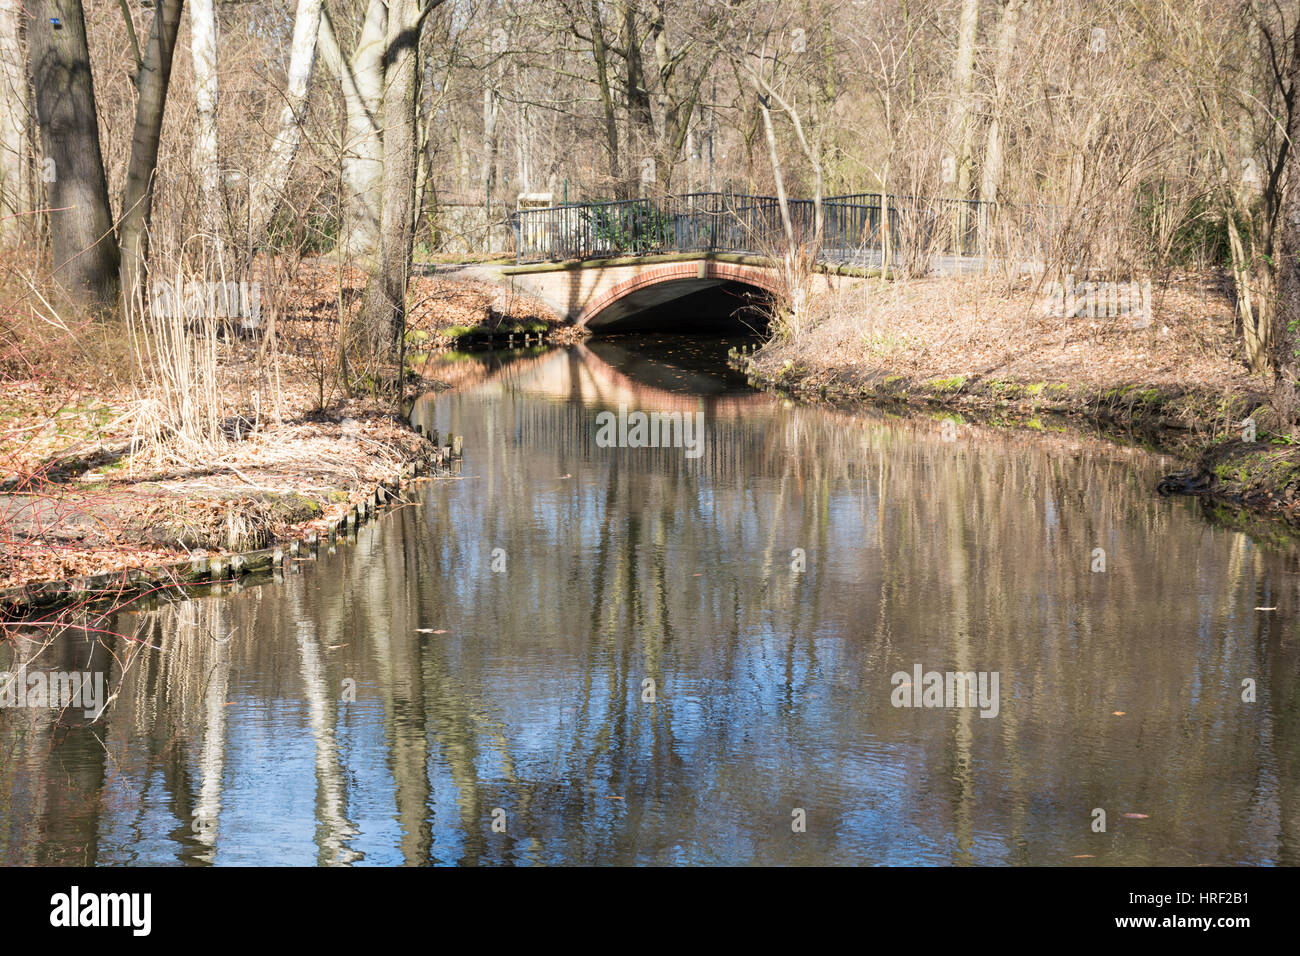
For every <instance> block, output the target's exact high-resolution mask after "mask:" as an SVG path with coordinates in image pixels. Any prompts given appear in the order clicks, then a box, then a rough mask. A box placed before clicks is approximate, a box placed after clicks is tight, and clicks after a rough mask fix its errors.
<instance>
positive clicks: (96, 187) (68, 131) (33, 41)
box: [26, 0, 118, 307]
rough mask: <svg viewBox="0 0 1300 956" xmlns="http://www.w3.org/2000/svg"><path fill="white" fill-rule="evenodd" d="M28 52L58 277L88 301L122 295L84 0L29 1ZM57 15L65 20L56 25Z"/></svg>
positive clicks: (101, 303) (103, 303) (105, 303)
mask: <svg viewBox="0 0 1300 956" xmlns="http://www.w3.org/2000/svg"><path fill="white" fill-rule="evenodd" d="M26 8H27V9H28V10H29V11H30V12H31V14H32V17H31V19H30V20H29V21H28V34H27V39H28V56H29V60H28V63H29V70H30V72H31V81H32V87H33V89H34V90H35V92H36V116H37V121H38V122H39V124H40V128H41V149H42V152H43V153H44V158H45V160H46V162H47V164H51V165H50V172H51V173H52V177H53V178H52V179H51V180H50V181H49V182H48V183H47V184H46V200H47V203H48V205H49V207H50V211H49V223H50V244H51V246H52V248H53V253H54V279H55V280H56V281H58V282H59V283H61V284H62V285H63V286H64V288H66V289H67V290H68V293H69V294H70V295H71V296H72V297H73V299H74V300H75V301H77V302H79V303H81V304H82V305H86V306H92V307H112V306H113V305H114V304H115V303H116V299H117V281H118V277H117V266H118V250H117V236H116V235H115V233H114V231H113V216H112V213H111V212H110V210H109V205H108V182H107V180H106V179H105V177H104V158H103V154H102V153H101V152H100V148H99V125H98V120H97V116H98V114H97V113H96V112H95V89H94V84H93V82H92V80H91V75H90V51H89V50H88V48H87V46H86V22H85V18H84V17H83V16H82V12H81V0H26ZM52 19H57V20H59V21H60V28H59V29H58V30H55V29H54V26H53V24H52V23H51V22H50V21H51V20H52Z"/></svg>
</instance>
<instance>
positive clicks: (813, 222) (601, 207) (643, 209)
mask: <svg viewBox="0 0 1300 956" xmlns="http://www.w3.org/2000/svg"><path fill="white" fill-rule="evenodd" d="M786 208H787V209H788V211H789V216H790V227H791V228H790V233H791V234H792V235H793V240H794V244H795V245H796V247H803V248H805V249H809V250H815V251H816V253H817V255H818V258H819V259H821V260H823V261H828V262H842V263H861V264H864V265H869V266H871V265H875V266H879V265H881V264H883V263H884V262H885V261H889V262H893V263H899V262H903V261H906V260H907V259H908V258H909V257H912V258H913V259H914V260H915V261H923V260H928V259H929V258H931V257H933V256H949V257H980V256H985V257H993V256H1000V257H1008V258H1016V259H1024V260H1032V261H1042V260H1044V259H1045V258H1046V255H1047V250H1048V247H1049V244H1050V241H1051V237H1052V225H1053V221H1054V219H1055V216H1054V215H1053V213H1054V209H1053V207H1049V206H1012V205H1009V204H999V203H987V202H980V201H978V200H965V199H934V198H925V197H916V196H895V195H884V194H881V193H856V194H851V195H844V196H828V197H826V198H825V199H823V200H822V209H821V214H822V222H821V229H820V232H819V231H818V229H817V210H816V203H815V202H814V201H813V200H811V199H790V200H788V201H787V205H786ZM511 228H512V229H513V230H514V236H515V249H516V254H517V257H518V261H519V262H520V263H535V262H559V261H564V260H567V259H595V258H610V257H619V256H643V255H652V254H672V253H685V252H730V253H751V254H760V255H763V254H773V253H780V252H783V251H784V250H785V249H786V248H787V247H788V246H789V244H790V237H789V236H788V235H787V232H786V228H785V223H784V221H783V218H782V215H781V203H780V200H778V199H777V197H775V196H753V195H747V194H739V193H721V192H706V193H688V194H685V195H681V196H666V197H659V198H646V199H624V200H613V201H608V202H588V203H571V204H566V205H562V206H551V207H547V208H544V209H521V210H519V211H517V212H515V213H514V214H512V216H511Z"/></svg>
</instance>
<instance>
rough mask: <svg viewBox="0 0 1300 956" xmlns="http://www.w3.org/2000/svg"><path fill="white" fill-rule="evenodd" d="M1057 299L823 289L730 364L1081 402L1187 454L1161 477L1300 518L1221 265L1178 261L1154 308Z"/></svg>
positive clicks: (971, 394)
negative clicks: (796, 320)
mask: <svg viewBox="0 0 1300 956" xmlns="http://www.w3.org/2000/svg"><path fill="white" fill-rule="evenodd" d="M1063 311H1064V310H1063V309H1054V308H1053V307H1052V302H1051V300H1050V299H1049V298H1048V297H1047V296H1045V295H1044V287H1043V286H1042V285H1041V284H1040V283H1038V282H1037V281H1036V280H1031V279H1029V278H1025V277H1019V278H1014V279H1006V278H1002V277H998V278H992V277H963V278H961V279H954V278H946V277H945V278H927V279H918V280H912V281H896V280H895V281H890V282H888V283H884V282H881V281H880V280H878V279H877V280H869V281H867V282H865V283H863V284H860V285H857V286H855V287H852V288H841V289H839V290H836V291H834V292H831V293H828V294H825V295H823V296H821V297H820V298H818V299H815V300H813V301H812V302H811V303H810V308H809V317H808V319H807V320H806V321H805V328H803V329H801V330H799V331H798V332H797V333H795V334H791V335H789V336H787V337H786V338H784V339H776V340H773V341H771V342H769V343H768V344H767V345H766V346H764V347H763V348H761V349H759V350H758V351H756V352H753V353H749V354H744V355H740V356H738V357H737V359H736V364H737V365H738V366H739V367H741V368H743V369H744V370H745V371H747V372H748V373H749V374H750V375H751V377H752V378H753V379H754V380H755V381H756V382H757V383H759V384H762V385H765V386H768V387H773V388H776V389H778V390H783V391H789V392H792V393H797V394H799V395H801V396H803V397H805V398H811V399H815V400H827V401H833V402H870V403H876V404H879V403H882V402H884V403H896V402H901V403H905V404H911V405H919V406H922V407H925V408H929V409H932V410H935V411H936V413H941V414H944V415H951V416H952V417H954V419H956V420H957V421H961V420H963V419H964V418H970V417H976V418H981V419H983V420H986V421H989V420H991V421H995V422H996V421H1005V422H1007V423H1018V424H1021V425H1027V426H1028V427H1030V428H1042V427H1043V425H1042V418H1043V417H1046V416H1048V415H1050V414H1063V415H1068V416H1073V417H1082V418H1085V419H1087V420H1089V421H1094V422H1098V423H1101V424H1102V425H1103V426H1105V427H1107V428H1108V429H1110V430H1111V431H1113V432H1119V433H1122V434H1123V436H1124V437H1127V438H1131V439H1136V440H1138V441H1139V442H1141V443H1142V444H1146V445H1149V446H1151V447H1153V448H1158V449H1159V450H1161V451H1166V452H1172V453H1174V454H1176V455H1178V456H1179V457H1180V458H1182V459H1183V460H1184V461H1185V462H1187V464H1188V466H1189V467H1188V469H1187V471H1186V472H1184V473H1182V474H1180V475H1178V476H1175V477H1174V478H1173V479H1172V480H1171V481H1169V482H1167V483H1166V484H1165V485H1164V486H1163V488H1162V490H1163V491H1165V492H1168V493H1189V494H1198V495H1205V496H1207V497H1211V498H1217V499H1220V500H1222V501H1225V502H1231V503H1236V504H1242V505H1245V506H1247V507H1248V508H1250V509H1253V510H1255V511H1262V512H1267V513H1271V514H1276V515H1280V516H1282V517H1284V518H1286V519H1288V520H1289V521H1290V522H1292V523H1293V524H1300V446H1297V445H1294V444H1292V440H1291V439H1290V438H1289V437H1288V436H1289V433H1290V429H1289V428H1287V427H1284V426H1282V425H1281V424H1280V423H1278V422H1277V420H1276V416H1275V415H1274V414H1273V412H1272V410H1271V408H1270V407H1269V405H1268V395H1269V391H1270V389H1271V385H1272V383H1271V380H1270V379H1269V378H1268V377H1265V376H1260V375H1255V374H1252V373H1251V372H1250V371H1249V370H1248V368H1247V365H1246V361H1245V356H1244V355H1243V354H1242V347H1241V343H1240V339H1241V337H1240V334H1239V332H1238V330H1237V329H1236V327H1235V318H1234V314H1233V306H1232V300H1231V297H1230V293H1229V291H1228V288H1227V286H1226V285H1225V282H1224V279H1223V278H1222V277H1221V276H1219V275H1217V274H1188V275H1181V276H1176V277H1173V278H1171V279H1170V280H1169V281H1168V282H1166V283H1165V284H1164V285H1163V286H1162V287H1159V288H1153V289H1152V291H1151V296H1150V309H1149V312H1147V311H1145V310H1139V312H1138V313H1137V314H1125V315H1110V316H1087V315H1082V316H1077V317H1066V316H1064V315H1057V314H1054V312H1063ZM1097 311H1103V312H1104V311H1110V310H1109V309H1106V308H1104V307H1101V308H1098V310H1097ZM1247 420H1249V425H1253V429H1254V435H1253V439H1254V440H1250V439H1251V437H1252V436H1251V431H1250V427H1249V425H1248V422H1247Z"/></svg>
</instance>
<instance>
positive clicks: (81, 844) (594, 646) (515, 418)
mask: <svg viewBox="0 0 1300 956" xmlns="http://www.w3.org/2000/svg"><path fill="white" fill-rule="evenodd" d="M739 341H740V340H739V339H726V338H707V339H689V340H688V339H674V338H667V337H664V338H660V337H656V336H654V335H635V336H631V335H629V336H615V337H611V338H607V339H603V340H591V341H590V342H588V344H587V345H585V346H573V347H570V348H564V349H554V350H550V351H545V352H541V353H540V354H527V355H519V356H517V357H513V358H506V357H503V356H502V355H501V354H500V353H490V354H485V355H479V356H475V355H468V354H467V355H456V356H450V357H448V358H446V359H445V360H444V362H445V365H446V367H447V371H448V373H449V376H450V377H452V378H454V379H455V380H456V381H458V382H460V384H459V385H457V386H456V387H455V388H453V389H452V390H449V391H444V392H439V393H435V394H431V395H429V396H427V397H425V398H424V399H422V400H421V401H420V402H419V404H418V405H417V407H416V409H415V411H414V413H413V414H414V417H415V418H416V420H417V421H420V422H422V423H423V424H424V425H425V426H426V428H437V429H439V430H440V431H442V432H443V433H445V432H446V431H448V430H452V431H455V432H456V433H458V434H463V435H464V436H465V458H464V463H463V466H462V469H461V473H460V475H459V476H458V477H456V478H454V479H447V480H437V481H431V482H427V483H423V484H418V485H416V486H413V488H412V489H411V492H410V494H409V498H410V501H409V503H407V504H406V505H404V506H402V507H399V508H396V509H392V510H389V511H386V512H384V513H383V514H382V516H381V517H380V518H379V520H377V521H375V522H372V523H370V524H367V525H365V526H363V527H362V528H361V530H360V531H359V533H358V535H357V537H356V540H355V541H353V542H340V543H339V544H338V545H337V546H335V547H333V548H329V549H324V548H323V549H322V552H321V554H320V556H319V558H318V559H317V560H314V561H302V562H297V563H295V564H294V565H293V566H291V567H290V568H289V569H288V570H287V571H286V572H285V573H284V574H281V575H277V577H275V578H274V579H273V578H266V579H264V580H260V581H246V582H242V583H239V584H232V585H226V586H223V587H219V588H214V589H212V590H211V591H209V592H206V593H205V594H203V595H202V596H198V597H196V598H195V599H193V600H189V601H182V602H157V603H154V604H150V605H140V606H137V607H134V608H132V609H131V610H129V611H124V612H121V613H118V614H116V615H114V616H113V617H111V618H109V619H107V620H104V621H102V622H96V630H95V632H93V633H92V632H86V631H69V632H64V633H62V634H59V635H54V636H51V635H49V634H47V633H43V632H40V631H37V630H33V631H30V632H28V633H26V635H25V637H24V639H22V640H19V641H17V642H16V643H14V644H12V645H10V646H6V647H0V668H2V669H4V670H7V671H11V672H13V671H18V670H19V669H20V668H24V669H25V670H26V671H27V672H37V671H41V672H47V673H51V674H53V673H56V672H69V671H78V672H96V673H103V674H104V675H105V680H104V685H105V697H106V698H110V697H111V699H109V700H108V702H107V706H106V707H105V709H104V711H103V713H102V715H101V716H99V717H98V719H91V718H90V717H88V716H87V715H85V714H83V713H82V712H80V711H65V712H63V713H58V712H55V711H52V710H49V709H32V708H24V707H20V706H6V707H4V708H2V709H0V861H3V862H4V863H6V864H53V863H64V864H77V865H85V864H100V865H103V864H126V863H136V864H140V863H144V864H178V863H179V864H191V865H210V864H349V863H352V864H401V863H406V864H532V863H548V864H562V863H655V864H680V863H703V864H736V863H741V864H749V863H781V864H819V863H831V864H883V863H889V864H1077V865H1097V864H1103V865H1104V864H1188V865H1194V864H1234V863H1263V864H1268V863H1289V864H1297V863H1300V699H1298V694H1300V690H1298V689H1300V679H1298V678H1300V640H1298V635H1297V628H1296V626H1295V623H1294V622H1296V621H1300V615H1297V613H1296V611H1297V607H1296V597H1297V588H1296V584H1297V580H1300V579H1298V578H1297V574H1298V573H1300V563H1297V556H1296V553H1295V551H1294V550H1292V549H1291V548H1289V547H1287V546H1268V547H1265V546H1263V545H1260V544H1258V543H1256V542H1255V541H1254V540H1252V539H1251V538H1249V537H1247V536H1246V535H1245V534H1243V533H1241V532H1239V531H1235V530H1232V529H1230V528H1228V527H1225V526H1223V525H1221V524H1218V523H1215V522H1212V521H1210V520H1208V519H1207V517H1206V516H1205V514H1204V513H1203V511H1202V508H1201V505H1200V504H1199V503H1198V502H1196V501H1193V500H1189V499H1162V498H1159V497H1158V496H1156V495H1155V494H1154V488H1155V485H1156V483H1157V481H1158V479H1159V477H1160V476H1161V475H1162V474H1164V473H1165V472H1167V471H1169V470H1172V462H1171V461H1170V460H1168V459H1162V458H1161V457H1159V456H1157V455H1154V454H1151V453H1149V452H1146V451H1142V450H1140V449H1134V448H1128V447H1123V446H1120V445H1117V444H1111V443H1109V442H1106V441H1103V440H1101V439H1099V438H1097V437H1095V436H1092V435H1088V434H1083V433H1079V432H1074V431H1068V430H1058V429H1057V428H1056V427H1055V426H1053V425H1051V424H1050V423H1047V424H1045V425H1044V426H1043V427H1042V428H1041V429H1040V430H1033V429H997V428H991V427H982V426H975V425H968V424H964V423H958V424H955V425H954V424H953V423H951V422H950V423H946V424H945V423H944V422H942V421H940V420H939V419H938V418H937V417H933V416H928V415H910V416H909V415H902V414H899V413H891V412H887V411H884V410H880V411H866V410H860V411H857V412H850V411H843V410H836V409H830V408H823V407H808V406H804V405H800V404H796V403H792V402H789V401H786V400H783V399H781V398H779V397H773V396H771V395H768V394H765V393H760V392H758V391H755V390H753V389H751V388H749V386H748V385H747V384H746V382H745V381H744V379H743V377H739V376H737V374H736V373H734V372H732V371H730V370H729V369H728V368H727V367H726V365H725V356H726V351H727V349H728V348H729V347H731V346H733V345H736V344H739ZM636 411H646V412H650V411H655V412H659V413H661V414H662V415H665V416H670V415H678V416H680V418H679V419H678V420H680V421H690V422H696V421H698V422H701V423H702V429H701V431H700V432H699V433H698V434H697V435H695V436H694V437H695V439H696V443H695V444H694V445H693V446H691V447H686V445H685V443H677V444H674V443H673V442H667V443H666V444H667V446H668V447H627V446H629V445H631V444H633V443H634V440H633V439H631V438H630V437H627V438H625V440H624V441H623V442H622V443H621V447H620V443H618V442H615V444H614V446H613V447H610V445H609V442H607V441H602V440H601V437H600V436H601V431H600V429H601V420H600V418H599V417H600V416H601V415H602V414H607V413H611V412H612V413H614V414H615V415H618V414H620V413H627V414H631V413H633V412H636ZM628 434H629V435H630V434H631V433H630V432H629V433H628ZM1261 608H1273V609H1275V610H1260V609H1261ZM932 673H933V674H936V675H938V676H939V677H941V678H945V679H946V678H947V675H949V674H955V675H972V677H977V680H976V681H974V682H973V683H972V685H971V686H978V687H979V689H980V691H981V692H985V693H984V695H983V696H981V695H980V694H977V695H976V696H977V698H979V699H977V700H976V701H975V702H974V704H972V702H971V701H969V700H967V701H964V702H963V700H962V699H961V696H960V695H958V697H957V698H956V699H952V697H953V695H952V694H945V693H942V692H938V693H935V694H934V695H931V694H930V693H929V691H930V690H931V689H932V683H931V678H930V676H929V675H931V674H932ZM918 679H919V681H918ZM918 683H919V685H920V686H918ZM951 684H952V681H951V680H950V679H948V685H949V686H950V685H951ZM958 687H959V689H960V679H959V680H958ZM1099 811H1100V813H1101V816H1099V815H1098V812H1099Z"/></svg>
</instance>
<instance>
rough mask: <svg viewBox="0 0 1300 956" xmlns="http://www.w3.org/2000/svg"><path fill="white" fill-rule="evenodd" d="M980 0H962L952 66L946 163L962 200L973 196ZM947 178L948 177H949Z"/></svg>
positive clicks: (958, 195)
mask: <svg viewBox="0 0 1300 956" xmlns="http://www.w3.org/2000/svg"><path fill="white" fill-rule="evenodd" d="M979 9H980V8H979V0H961V21H960V23H959V26H958V28H957V57H956V59H955V60H954V61H953V65H952V103H951V104H950V106H949V112H948V137H947V142H946V144H945V149H946V150H947V154H946V156H945V163H946V165H948V167H949V168H948V169H947V170H945V173H951V174H952V177H953V181H954V182H955V183H956V186H955V188H956V195H957V198H958V199H968V198H970V182H971V152H972V146H973V143H974V134H975V128H974V125H973V124H972V122H971V113H972V109H971V91H972V90H973V89H974V84H975V38H976V30H977V27H978V26H979ZM945 178H946V177H945Z"/></svg>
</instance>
